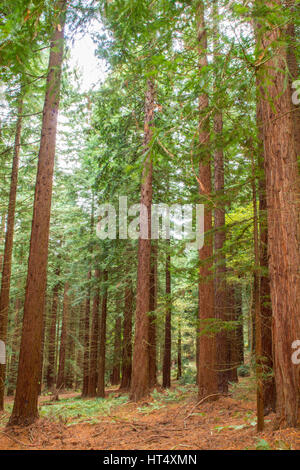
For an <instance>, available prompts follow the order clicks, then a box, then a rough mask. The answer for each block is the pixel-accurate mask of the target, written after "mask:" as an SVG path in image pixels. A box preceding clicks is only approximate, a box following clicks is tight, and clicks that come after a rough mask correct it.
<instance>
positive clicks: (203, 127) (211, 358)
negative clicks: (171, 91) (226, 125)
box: [197, 1, 218, 399]
mask: <svg viewBox="0 0 300 470" xmlns="http://www.w3.org/2000/svg"><path fill="white" fill-rule="evenodd" d="M197 21H198V43H199V73H200V74H201V70H202V68H203V67H207V65H208V62H207V55H206V50H207V32H206V25H205V20H204V3H203V1H199V2H198V8H197ZM208 105H209V103H208V96H207V94H202V95H200V97H199V113H200V118H199V145H200V154H201V161H200V163H199V193H200V196H202V195H204V196H205V197H208V198H209V197H210V195H211V189H212V188H211V164H210V160H211V158H210V155H209V151H208V143H209V139H210V133H209V121H208V118H207V116H206V114H207V110H208ZM208 205H209V203H208V202H207V200H206V207H205V212H204V231H205V241H204V247H203V248H202V249H201V250H200V251H199V261H200V269H199V327H200V338H199V366H198V388H199V399H201V398H203V397H206V396H208V395H212V394H215V393H216V392H217V388H218V387H217V372H216V344H215V338H214V336H213V335H212V334H210V333H207V332H205V331H204V329H205V328H206V327H207V326H208V323H207V322H208V321H211V319H212V318H214V282H213V279H212V272H211V268H212V262H211V259H212V255H213V244H212V237H211V234H208V232H210V231H211V230H212V211H211V208H210V207H209V206H208Z"/></svg>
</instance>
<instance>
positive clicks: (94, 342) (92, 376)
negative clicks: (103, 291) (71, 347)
mask: <svg viewBox="0 0 300 470" xmlns="http://www.w3.org/2000/svg"><path fill="white" fill-rule="evenodd" d="M95 279H96V283H97V286H96V290H95V294H94V300H93V318H92V332H91V350H90V373H89V385H88V396H89V397H96V396H97V363H98V340H99V306H100V285H99V282H100V270H99V269H96V270H95Z"/></svg>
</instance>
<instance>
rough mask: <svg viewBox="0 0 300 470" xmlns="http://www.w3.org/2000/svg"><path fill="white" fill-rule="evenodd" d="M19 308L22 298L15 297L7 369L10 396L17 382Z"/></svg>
mask: <svg viewBox="0 0 300 470" xmlns="http://www.w3.org/2000/svg"><path fill="white" fill-rule="evenodd" d="M21 308H22V300H21V298H20V297H17V299H16V304H15V319H14V333H13V339H12V356H11V366H10V369H9V381H8V387H7V395H8V396H11V395H13V393H14V390H15V388H16V382H17V370H18V356H19V344H20V341H19V338H20V333H21Z"/></svg>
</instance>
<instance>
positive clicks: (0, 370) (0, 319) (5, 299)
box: [0, 97, 23, 410]
mask: <svg viewBox="0 0 300 470" xmlns="http://www.w3.org/2000/svg"><path fill="white" fill-rule="evenodd" d="M22 112H23V98H22V97H20V98H19V105H18V119H17V126H16V134H15V143H14V156H13V162H12V171H11V181H10V192H9V203H8V211H7V228H6V234H5V244H4V255H3V267H2V279H1V293H0V340H1V341H3V342H4V343H6V341H7V322H8V309H9V293H10V278H11V259H12V250H13V241H14V226H15V209H16V197H17V186H18V173H19V157H20V143H21V129H22ZM5 371H6V366H5V364H0V410H3V409H4V389H5V375H6V374H5Z"/></svg>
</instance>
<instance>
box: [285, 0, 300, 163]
mask: <svg viewBox="0 0 300 470" xmlns="http://www.w3.org/2000/svg"><path fill="white" fill-rule="evenodd" d="M287 6H288V7H289V8H290V9H291V11H292V12H293V14H294V15H295V17H296V15H297V14H298V16H299V14H300V6H299V5H295V0H287ZM287 36H288V41H289V44H288V51H287V64H288V68H289V73H290V87H291V94H292V95H293V93H294V92H295V88H293V87H292V85H293V82H294V81H296V80H298V79H299V63H298V61H297V56H296V52H297V47H299V44H297V38H296V32H295V24H294V22H290V23H289V24H288V27H287ZM298 42H299V39H298ZM298 89H299V86H298ZM291 107H292V109H291V111H292V116H293V129H294V141H295V148H296V154H297V155H298V156H299V155H300V107H299V105H296V104H294V103H293V100H292V99H291Z"/></svg>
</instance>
